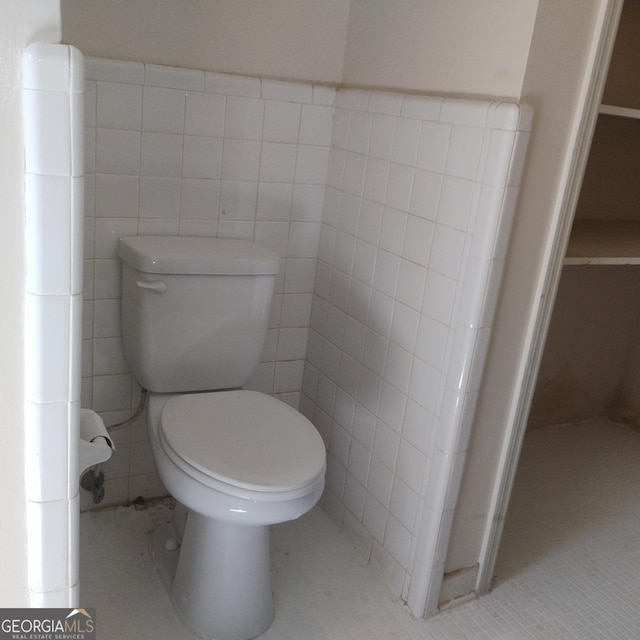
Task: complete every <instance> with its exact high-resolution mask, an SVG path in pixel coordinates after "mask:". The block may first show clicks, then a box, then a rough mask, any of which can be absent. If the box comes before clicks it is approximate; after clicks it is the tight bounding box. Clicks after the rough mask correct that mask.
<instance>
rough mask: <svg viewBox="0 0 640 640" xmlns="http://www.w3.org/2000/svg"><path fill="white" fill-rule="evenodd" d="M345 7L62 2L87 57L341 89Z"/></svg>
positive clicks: (150, 0)
mask: <svg viewBox="0 0 640 640" xmlns="http://www.w3.org/2000/svg"><path fill="white" fill-rule="evenodd" d="M348 16H349V0H269V2H264V0H242V1H240V2H238V1H236V0H234V1H229V0H180V1H178V2H176V1H173V2H171V1H165V0H163V2H157V0H135V1H134V2H132V1H131V0H110V2H86V1H85V0H63V1H62V29H63V31H62V35H63V39H64V41H65V42H68V43H69V44H74V45H75V46H77V47H78V48H79V49H80V50H81V51H82V52H83V53H84V55H85V56H98V57H104V58H114V59H117V60H131V61H136V62H152V63H156V64H164V65H170V66H174V67H186V68H192V69H202V70H205V71H223V72H225V73H236V74H239V75H249V76H262V77H272V78H281V79H289V80H313V81H314V82H327V83H334V84H335V83H338V82H340V77H341V74H342V60H343V56H344V48H345V37H346V30H347V20H348Z"/></svg>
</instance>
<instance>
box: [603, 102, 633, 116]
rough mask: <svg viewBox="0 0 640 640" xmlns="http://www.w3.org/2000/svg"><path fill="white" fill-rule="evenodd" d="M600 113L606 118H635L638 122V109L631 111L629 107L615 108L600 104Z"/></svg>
mask: <svg viewBox="0 0 640 640" xmlns="http://www.w3.org/2000/svg"><path fill="white" fill-rule="evenodd" d="M600 113H602V114H604V115H607V116H621V117H623V118H635V119H636V120H640V109H631V108H629V107H616V106H614V105H611V104H601V105H600Z"/></svg>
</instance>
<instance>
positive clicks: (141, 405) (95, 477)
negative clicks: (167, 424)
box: [93, 387, 149, 487]
mask: <svg viewBox="0 0 640 640" xmlns="http://www.w3.org/2000/svg"><path fill="white" fill-rule="evenodd" d="M148 394H149V392H148V391H147V389H145V388H144V387H141V392H140V403H139V404H138V407H137V408H136V410H135V411H134V412H133V414H132V415H130V416H129V417H128V418H127V419H126V420H123V421H122V422H117V423H116V424H112V425H111V426H109V427H107V432H108V433H111V432H112V431H118V430H119V429H122V428H124V427H127V426H129V425H130V424H131V423H133V422H134V421H135V420H136V419H137V418H138V416H139V415H140V414H141V413H142V412H143V411H144V407H145V405H146V404H147V396H148ZM101 467H102V463H101V462H100V463H98V464H97V465H96V466H95V467H94V468H93V486H94V487H96V486H98V485H101V484H102V483H101V482H100V481H99V480H98V478H99V477H100V469H101Z"/></svg>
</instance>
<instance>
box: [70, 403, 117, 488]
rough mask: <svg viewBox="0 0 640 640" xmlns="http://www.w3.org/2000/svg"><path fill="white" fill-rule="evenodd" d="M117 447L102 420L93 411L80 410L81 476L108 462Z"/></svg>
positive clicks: (79, 452) (79, 461)
mask: <svg viewBox="0 0 640 640" xmlns="http://www.w3.org/2000/svg"><path fill="white" fill-rule="evenodd" d="M115 449H116V447H115V445H114V444H113V440H112V439H111V436H110V435H109V432H108V431H107V428H106V427H105V426H104V422H103V421H102V418H101V417H100V416H99V415H98V414H97V413H96V412H95V411H92V410H91V409H80V443H79V451H78V463H79V464H78V469H79V471H80V475H81V476H82V474H83V473H84V472H85V471H86V470H87V469H88V468H89V467H93V466H94V465H96V464H100V463H101V462H106V461H107V460H108V459H109V458H110V457H111V454H112V453H113V452H114V451H115Z"/></svg>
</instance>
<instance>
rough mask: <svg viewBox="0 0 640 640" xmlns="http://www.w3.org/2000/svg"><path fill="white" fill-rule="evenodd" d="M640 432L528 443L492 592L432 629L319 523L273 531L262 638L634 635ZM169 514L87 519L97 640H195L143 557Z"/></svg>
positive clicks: (88, 579)
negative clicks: (267, 623) (270, 591)
mask: <svg viewBox="0 0 640 640" xmlns="http://www.w3.org/2000/svg"><path fill="white" fill-rule="evenodd" d="M639 460H640V435H639V434H638V433H636V432H634V431H632V430H630V429H628V428H627V427H624V426H621V425H616V424H614V423H612V422H610V421H594V422H589V423H582V424H579V425H568V426H562V427H551V428H547V429H544V430H539V431H534V432H531V433H530V434H528V435H527V437H526V441H525V447H524V449H523V454H522V457H521V462H520V466H519V472H518V478H517V481H516V487H515V490H514V496H513V500H512V508H511V512H510V514H509V517H508V520H507V525H506V528H505V534H504V539H503V540H504V541H503V545H502V549H501V553H500V558H499V560H498V565H497V567H496V582H495V586H494V589H493V591H492V592H491V593H490V594H488V595H487V596H484V597H482V598H480V599H478V600H472V601H470V602H467V603H465V604H462V605H459V606H457V607H455V608H452V609H450V610H447V611H445V612H443V613H441V614H439V615H437V616H435V617H434V618H431V619H430V620H416V619H415V618H413V617H412V616H411V615H410V614H409V613H408V611H407V610H406V608H404V607H403V606H402V604H401V603H399V602H397V601H395V600H394V599H393V598H392V597H391V595H390V593H389V591H388V590H387V588H386V587H385V586H384V585H383V584H382V583H381V582H380V580H379V579H378V577H377V576H376V575H375V573H374V571H373V569H372V567H370V566H367V565H364V564H363V563H362V561H361V560H360V559H359V558H358V556H357V555H356V554H355V553H354V551H353V549H352V547H351V545H350V544H349V542H348V541H347V540H346V538H345V536H343V535H342V534H340V533H338V532H336V531H335V530H334V528H333V526H332V524H331V523H330V521H329V519H328V518H327V516H326V515H325V514H324V513H323V512H322V511H320V510H319V509H317V508H316V509H314V510H312V511H311V512H310V513H308V514H307V515H306V516H304V517H302V518H300V519H299V520H297V521H294V522H290V523H287V524H284V525H279V526H276V527H273V529H272V566H273V588H274V594H275V604H276V617H275V620H274V622H273V625H272V626H271V627H270V628H269V629H268V630H267V631H266V632H265V633H264V634H263V635H262V636H260V638H261V640H334V639H336V640H377V639H383V638H384V639H385V640H449V639H451V640H484V639H486V640H498V639H505V640H506V639H509V640H521V639H537V638H541V639H549V640H551V639H553V640H572V639H575V640H589V639H593V640H596V639H597V640H605V639H611V640H614V639H615V640H624V639H627V638H628V639H632V638H638V637H639V634H640V632H639V631H638V630H639V629H640V607H639V606H638V604H639V598H638V593H639V591H640V545H639V544H638V540H639V539H640V464H638V461H639ZM170 513H171V509H170V503H169V502H168V501H166V502H164V503H163V502H160V503H156V504H153V505H151V506H149V507H147V508H146V509H144V510H140V511H136V509H135V508H133V507H117V508H114V509H105V510H102V511H97V512H86V513H83V514H82V516H81V605H82V606H83V607H95V608H96V618H97V631H98V637H99V638H100V640H128V639H129V638H136V640H193V638H194V636H192V635H191V634H190V633H189V631H188V630H187V629H186V628H185V627H184V626H183V625H182V623H181V622H180V621H179V620H178V619H177V617H176V616H175V614H174V612H173V610H172V608H171V605H170V602H169V598H168V596H167V594H166V593H165V591H164V590H163V587H162V585H161V583H160V579H159V578H158V577H157V575H156V572H155V568H154V566H153V562H152V560H151V557H150V555H149V549H148V545H149V539H150V532H151V531H152V530H153V529H155V527H157V526H158V524H160V523H161V522H164V521H165V520H166V519H168V518H169V517H170Z"/></svg>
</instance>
